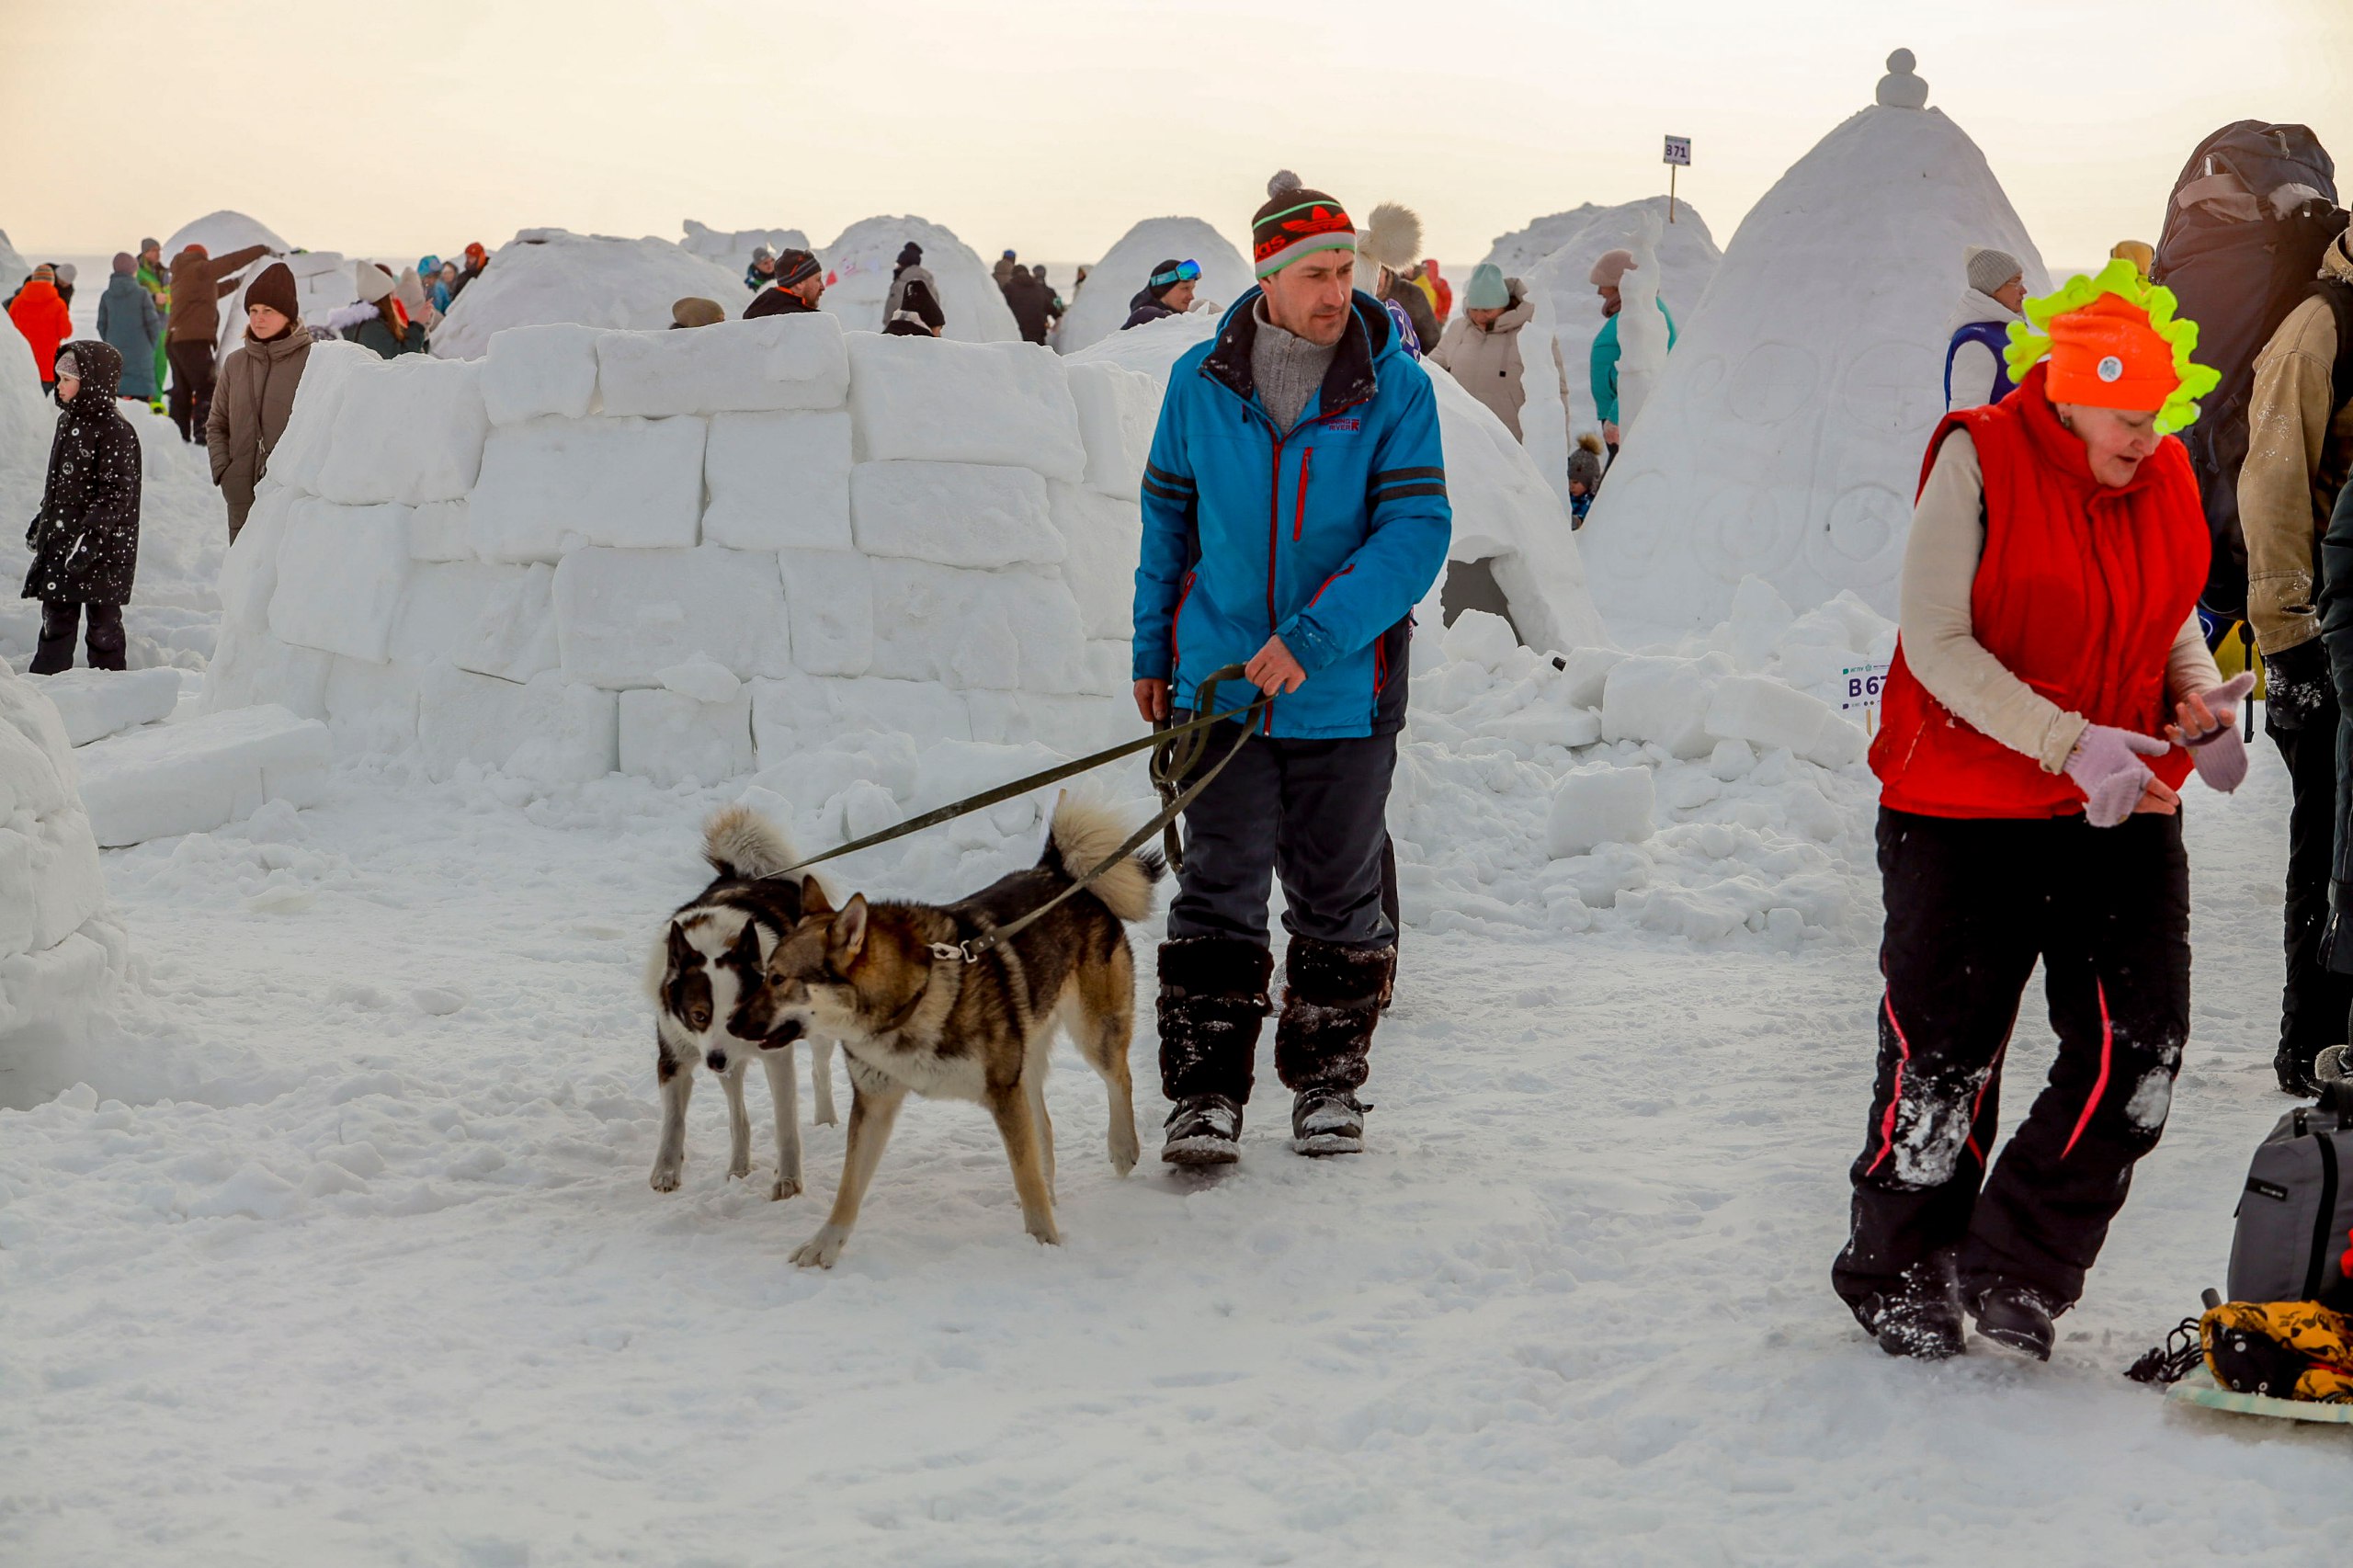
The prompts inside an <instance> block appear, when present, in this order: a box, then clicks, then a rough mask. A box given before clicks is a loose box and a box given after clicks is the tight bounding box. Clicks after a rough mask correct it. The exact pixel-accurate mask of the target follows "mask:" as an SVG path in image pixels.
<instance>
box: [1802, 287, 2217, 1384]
mask: <svg viewBox="0 0 2353 1568" xmlns="http://www.w3.org/2000/svg"><path fill="white" fill-rule="evenodd" d="M2173 304H2174V301H2173V296H2172V294H2170V293H2169V292H2167V291H2166V290H2164V289H2160V288H2154V287H2152V286H2151V285H2149V284H2147V283H2145V282H2143V280H2142V279H2141V278H2139V276H2138V275H2137V274H2136V273H2135V272H2134V270H2133V268H2132V267H2131V264H2130V263H2129V262H2116V263H2112V264H2111V265H2110V266H2109V267H2108V268H2107V270H2105V271H2103V272H2102V273H2101V274H2100V275H2099V277H2098V278H2075V279H2074V280H2073V281H2072V282H2070V283H2069V284H2068V285H2067V286H2066V287H2065V288H2064V289H2062V290H2060V291H2059V292H2058V293H2056V294H2053V295H2052V296H2051V297H2049V298H2047V299H2042V300H2031V301H2027V307H2026V314H2027V321H2028V323H2029V324H2028V325H2025V326H2020V327H2018V328H2016V329H2014V335H2013V338H2012V341H2011V346H2010V348H2009V353H2008V359H2009V366H2010V373H2011V375H2012V376H2013V377H2014V378H2015V379H2016V380H2017V381H2018V390H2017V391H2015V392H2012V393H2010V394H2009V395H2008V396H2007V397H2006V398H2004V399H2003V400H2002V401H2001V402H2000V403H1994V404H1989V405H1987V406H1984V407H1981V408H1971V409H1965V410H1961V411H1957V412H1955V413H1953V414H1950V415H1947V416H1946V418H1945V421H1944V423H1943V424H1942V425H1939V426H1938V427H1937V432H1936V435H1935V436H1934V437H1932V438H1931V439H1930V441H1929V443H1928V452H1927V460H1926V461H1925V463H1924V464H1923V465H1922V472H1921V483H1920V493H1919V502H1918V508H1917V510H1916V512H1915V515H1914V518H1913V524H1912V533H1911V536H1910V539H1909V540H1908V542H1907V543H1906V546H1905V549H1904V582H1903V602H1902V608H1901V611H1900V614H1901V631H1902V636H1901V638H1900V640H1899V642H1898V643H1897V645H1896V653H1895V663H1894V667H1893V670H1892V671H1891V672H1890V674H1889V676H1888V684H1887V687H1886V691H1885V696H1884V698H1883V699H1882V700H1883V707H1882V710H1881V725H1880V731H1879V735H1878V738H1877V739H1876V740H1875V741H1874V742H1873V743H1872V745H1871V753H1870V759H1871V767H1872V770H1873V771H1874V772H1876V773H1877V774H1878V775H1879V777H1880V781H1881V795H1880V820H1879V862H1880V872H1881V879H1882V883H1883V890H1884V897H1885V903H1886V909H1887V927H1886V933H1885V936H1884V937H1883V939H1882V942H1881V960H1880V961H1881V970H1882V971H1883V972H1884V974H1885V976H1886V981H1887V990H1886V994H1885V995H1884V996H1883V997H1882V998H1881V1004H1880V1007H1879V1037H1880V1049H1879V1074H1878V1084H1877V1086H1876V1088H1875V1089H1874V1091H1873V1094H1872V1097H1871V1109H1870V1121H1869V1124H1868V1128H1867V1132H1866V1136H1865V1139H1864V1144H1863V1151H1862V1153H1861V1154H1860V1155H1859V1156H1858V1157H1857V1159H1856V1161H1855V1165H1854V1169H1853V1172H1852V1176H1853V1181H1854V1189H1855V1201H1854V1228H1853V1233H1852V1234H1851V1236H1850V1237H1849V1239H1848V1241H1847V1247H1846V1250H1845V1251H1844V1252H1842V1253H1841V1254H1840V1255H1839V1256H1838V1261H1837V1263H1836V1267H1834V1269H1833V1270H1832V1279H1833V1282H1834V1284H1835V1285H1836V1288H1837V1290H1838V1294H1839V1295H1840V1296H1841V1297H1842V1298H1844V1299H1845V1301H1846V1302H1847V1305H1848V1306H1849V1307H1850V1308H1852V1309H1853V1311H1854V1313H1855V1316H1856V1317H1857V1319H1858V1320H1859V1321H1860V1322H1861V1324H1862V1325H1863V1327H1864V1328H1865V1329H1866V1330H1867V1331H1869V1332H1870V1334H1871V1335H1872V1336H1873V1337H1874V1338H1876V1339H1877V1340H1878V1342H1879V1344H1880V1346H1881V1348H1882V1349H1884V1350H1886V1351H1887V1352H1888V1353H1889V1354H1890V1355H1896V1356H1923V1357H1929V1358H1937V1357H1943V1356H1950V1355H1954V1354H1956V1353H1958V1352H1959V1351H1960V1350H1961V1331H1962V1313H1963V1310H1964V1308H1965V1309H1966V1310H1967V1312H1969V1313H1970V1314H1971V1315H1972V1316H1974V1317H1975V1318H1976V1320H1977V1326H1978V1330H1979V1332H1980V1333H1982V1334H1984V1335H1986V1336H1987V1337H1989V1338H1992V1339H1995V1340H1997V1341H1999V1342H2001V1343H2003V1344H2006V1345H2009V1346H2014V1347H2016V1348H2018V1349H2021V1350H2024V1351H2026V1352H2027V1353H2029V1354H2030V1355H2033V1356H2036V1357H2040V1358H2048V1357H2049V1356H2050V1353H2051V1340H2052V1318H2054V1317H2055V1316H2057V1315H2058V1314H2059V1313H2061V1312H2065V1311H2066V1310H2067V1308H2068V1307H2070V1306H2072V1305H2073V1304H2074V1303H2075V1300H2076V1298H2077V1297H2078V1296H2080V1295H2081V1294H2082V1293H2083V1285H2084V1273H2085V1270H2086V1269H2087V1268H2088V1267H2090V1266H2091V1263H2092V1260H2093V1259H2094V1258H2095V1257H2096V1256H2098V1253H2099V1247H2100V1243H2101V1242H2102V1241H2103V1240H2104V1239H2105V1238H2106V1236H2107V1234H2108V1226H2109V1221H2110V1220H2111V1219H2113V1218H2114V1217H2115V1214H2116V1211H2117V1210H2119V1209H2120V1208H2121V1207H2122V1206H2123V1202H2124V1195H2125V1189H2126V1187H2127V1185H2128V1184H2129V1182H2130V1181H2131V1171H2132V1165H2133V1163H2134V1162H2135V1161H2137V1160H2138V1159H2139V1158H2140V1157H2141V1156H2142V1155H2143V1154H2145V1153H2148V1152H2149V1151H2150V1150H2151V1149H2153V1148H2154V1147H2155V1146H2156V1142H2157V1137H2158V1134H2159V1133H2161V1132H2162V1131H2164V1129H2165V1111H2166V1108H2167V1107H2168V1105H2169V1104H2170V1103H2171V1100H2172V1095H2173V1079H2174V1074H2175V1073H2176V1072H2177V1070H2178V1069H2179V1067H2180V1064H2181V1050H2182V1044H2183V1042H2184V1040H2187V1038H2188V1033H2189V939H2188V937H2189V872H2188V862H2187V860H2186V859H2185V858H2184V856H2183V853H2182V843H2181V819H2180V817H2179V816H2178V815H2177V811H2178V808H2179V804H2180V797H2179V796H2178V795H2177V793H2176V792H2175V791H2176V790H2177V789H2178V788H2179V787H2180V785H2181V784H2182V783H2183V782H2184V781H2185V780H2186V779H2187V778H2188V775H2189V773H2190V771H2191V769H2192V767H2195V768H2196V769H2197V770H2198V771H2199V773H2200V775H2201V777H2203V778H2204V779H2205V780H2206V782H2207V783H2209V784H2211V785H2212V786H2214V787H2215V788H2217V789H2222V790H2230V789H2234V788H2235V787H2236V786H2237V784H2238V782H2239V780H2240V779H2241V778H2244V777H2245V773H2246V751H2245V746H2244V744H2242V743H2241V741H2240V739H2239V734H2238V731H2237V729H2236V727H2235V721H2236V717H2237V705H2238V702H2239V701H2240V699H2242V698H2243V697H2244V696H2245V690H2246V682H2245V677H2242V679H2241V680H2240V681H2234V682H2233V683H2231V684H2229V685H2224V684H2223V683H2222V678H2221V676H2220V675H2219V674H2218V673H2217V671H2216V670H2215V668H2214V661H2213V657H2212V655H2211V654H2210V653H2208V652H2207V649H2206V643H2205V640H2204V638H2203V637H2202V636H2201V635H2200V628H2199V623H2198V617H2197V613H2196V609H2195V607H2196V604H2197V599H2198V593H2199V590H2200V587H2202V586H2203V585H2204V584H2205V582H2206V565H2207V553H2208V546H2207V529H2206V519H2205V514H2204V512H2203V510H2202V508H2201V507H2200V504H2199V497H2198V483H2197V481H2196V480H2195V479H2194V478H2193V477H2192V476H2191V473H2190V468H2189V457H2188V452H2187V451H2186V450H2185V449H2184V448H2183V447H2182V444H2181V443H2180V442H2179V441H2178V440H2177V439H2175V438H2174V437H2172V436H2171V435H2170V434H2169V432H2171V431H2173V430H2177V429H2179V428H2181V427H2182V426H2186V425H2188V423H2189V422H2190V421H2191V420H2193V419H2195V418H2196V417H2197V403H2196V399H2197V398H2198V397H2200V396H2201V395H2203V394H2204V393H2205V392H2209V391H2211V389H2212V387H2213V386H2214V384H2215V381H2216V380H2217V378H2216V376H2215V374H2214V372H2213V371H2211V370H2210V369H2205V368H2203V367H2201V366H2199V365H2195V364H2193V363H2191V361H2190V358H2189V355H2190V350H2191V349H2193V348H2194V347H2196V346H2197V341H2198V331H2197V327H2196V326H2195V324H2191V323H2188V322H2177V321H2176V320H2174V317H2173ZM2038 959H2040V960H2041V962H2042V964H2043V967H2044V973H2045V984H2044V989H2045V994H2046V997H2047V1000H2048V1002H2049V1006H2050V1011H2051V1023H2052V1028H2053V1030H2054V1031H2056V1033H2057V1034H2058V1037H2059V1056H2058V1060H2057V1061H2056V1062H2054V1063H2053V1064H2052V1069H2051V1076H2050V1080H2049V1082H2048V1083H2047V1084H2046V1085H2044V1087H2043V1089H2042V1092H2041V1093H2040V1095H2038V1096H2036V1098H2035V1101H2034V1105H2033V1108H2031V1109H2030V1110H2029V1112H2028V1113H2027V1117H2026V1119H2025V1120H2024V1121H2023V1122H2022V1123H2020V1124H2019V1126H2018V1130H2017V1131H2016V1132H2015V1133H2014V1134H2013V1135H2012V1136H2011V1138H2010V1141H2009V1143H2008V1144H2007V1145H2006V1147H2005V1148H2003V1149H2002V1150H2001V1153H2000V1158H1999V1159H1998V1160H1995V1159H1994V1158H1993V1155H1994V1153H1995V1151H1994V1148H1993V1139H1994V1132H1995V1124H1996V1119H1995V1110H1996V1101H1997V1099H1998V1097H1999V1089H2000V1075H2001V1064H2002V1055H2003V1051H2004V1048H2005V1047H2006V1045H2007V1044H2008V1041H2009V1036H2010V1029H2011V1026H2012V1025H2013V1024H2014V1023H2015V1022H2016V1020H2017V1017H2018V1006H2019V1003H2020V1000H2021V998H2022V996H2023V994H2024V993H2025V989H2026V984H2027V981H2028V978H2029V975H2030V974H2031V973H2032V972H2033V970H2034V966H2035V962H2036V960H2038ZM1989 1165H1990V1174H1989Z"/></svg>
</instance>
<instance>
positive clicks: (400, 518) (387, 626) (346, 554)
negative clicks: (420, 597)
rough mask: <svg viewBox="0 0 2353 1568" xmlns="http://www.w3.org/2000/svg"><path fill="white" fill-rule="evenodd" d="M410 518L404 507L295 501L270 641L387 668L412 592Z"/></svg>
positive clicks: (282, 548) (281, 553)
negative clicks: (397, 622) (397, 623)
mask: <svg viewBox="0 0 2353 1568" xmlns="http://www.w3.org/2000/svg"><path fill="white" fill-rule="evenodd" d="M408 519H409V508H408V507H406V506H394V505H388V506H335V504H333V503H332V502H327V501H312V500H302V501H298V502H296V503H295V504H294V508H293V510H292V511H291V512H290V514H289V515H288V517H287V519H286V532H285V537H284V538H283V539H282V540H280V541H279V544H278V587H277V590H276V591H275V592H274V593H272V594H271V595H270V597H269V630H270V632H271V634H272V635H274V636H276V637H277V638H278V641H280V642H291V643H294V644H296V645H297V646H300V647H304V648H316V649H319V650H321V651H322V652H324V653H345V654H348V655H349V656H350V657H352V658H355V659H369V660H373V661H375V662H376V663H379V664H381V663H382V662H383V660H384V658H385V656H386V652H385V651H386V648H387V646H388V645H389V644H390V642H391V641H392V619H393V617H394V616H395V615H397V614H398V613H399V611H400V603H401V595H402V593H403V592H404V590H405V589H406V588H407V586H408V578H409V572H410V565H409V553H408Z"/></svg>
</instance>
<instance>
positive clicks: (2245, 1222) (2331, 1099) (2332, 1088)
mask: <svg viewBox="0 0 2353 1568" xmlns="http://www.w3.org/2000/svg"><path fill="white" fill-rule="evenodd" d="M2325 1090H2326V1092H2325V1094H2324V1095H2323V1096H2322V1098H2321V1103H2320V1104H2319V1105H2317V1106H2299V1107H2298V1108H2296V1109H2294V1110H2291V1111H2290V1112H2289V1113H2288V1114H2287V1115H2285V1116H2283V1117H2281V1118H2280V1119H2279V1126H2277V1127H2275V1128H2273V1129H2272V1130H2271V1136H2270V1137H2268V1138H2266V1139H2265V1140H2264V1141H2263V1142H2262V1143H2261V1144H2260V1145H2259V1146H2257V1148H2256V1151H2255V1161H2254V1163H2253V1165H2250V1166H2249V1167H2248V1169H2247V1176H2246V1189H2245V1191H2244V1192H2243V1193H2241V1194H2240V1195H2239V1207H2238V1227H2237V1229H2236V1230H2235V1231H2234V1233H2233V1234H2232V1237H2231V1273H2230V1281H2229V1284H2230V1297H2231V1300H2233V1301H2318V1302H2320V1303H2321V1304H2323V1305H2324V1306H2329V1307H2334V1308H2336V1309H2337V1310H2338V1311H2340V1312H2342V1311H2346V1310H2348V1309H2353V1080H2344V1079H2339V1080H2337V1081H2336V1082H2334V1083H2331V1084H2328V1085H2325Z"/></svg>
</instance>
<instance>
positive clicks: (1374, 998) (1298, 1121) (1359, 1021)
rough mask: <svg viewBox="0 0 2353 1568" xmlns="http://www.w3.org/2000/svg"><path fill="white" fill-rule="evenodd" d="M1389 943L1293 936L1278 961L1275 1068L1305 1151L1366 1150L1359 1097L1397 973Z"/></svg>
mask: <svg viewBox="0 0 2353 1568" xmlns="http://www.w3.org/2000/svg"><path fill="white" fill-rule="evenodd" d="M1396 963H1397V949H1395V948H1394V947H1380V948H1344V947H1341V946H1339V945H1338V944H1337V943H1334V942H1319V941H1316V940H1315V939H1313V937H1292V938H1291V944H1290V952H1289V953H1288V954H1287V955H1286V956H1285V959H1284V963H1283V978H1284V986H1283V1011H1282V1017H1281V1019H1280V1020H1279V1022H1278V1023H1277V1024H1276V1025H1275V1071H1276V1073H1278V1074H1280V1076H1281V1078H1282V1081H1283V1083H1284V1085H1286V1086H1287V1087H1289V1088H1290V1090H1291V1091H1292V1092H1293V1094H1294V1095H1295V1096H1296V1098H1295V1099H1294V1100H1293V1102H1292V1105H1291V1114H1290V1120H1291V1137H1292V1147H1294V1148H1296V1149H1297V1150H1298V1151H1299V1152H1300V1153H1302V1154H1357V1153H1363V1152H1364V1113H1365V1111H1366V1109H1367V1107H1366V1106H1365V1105H1364V1104H1363V1103H1362V1102H1361V1101H1359V1100H1358V1098H1357V1096H1356V1091H1357V1090H1358V1089H1360V1088H1362V1087H1363V1086H1364V1081H1365V1078H1366V1077H1367V1076H1368V1075H1369V1074H1370V1072H1371V1067H1370V1063H1369V1062H1368V1061H1367V1056H1368V1055H1369V1053H1370V1051H1371V1050H1372V1030H1373V1026H1374V1025H1376V1024H1378V1023H1379V1022H1380V1021H1381V1004H1382V1001H1383V1000H1384V998H1385V997H1386V996H1387V994H1388V992H1389V985H1390V978H1391V976H1392V974H1393V973H1394V972H1395V969H1396Z"/></svg>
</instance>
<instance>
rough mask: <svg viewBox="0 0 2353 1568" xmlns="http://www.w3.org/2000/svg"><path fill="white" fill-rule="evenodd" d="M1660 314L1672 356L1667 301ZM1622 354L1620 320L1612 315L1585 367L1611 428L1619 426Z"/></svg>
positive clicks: (1603, 417) (1598, 409) (1598, 408)
mask: <svg viewBox="0 0 2353 1568" xmlns="http://www.w3.org/2000/svg"><path fill="white" fill-rule="evenodd" d="M1658 313H1659V314H1661V315H1663V316H1665V318H1666V347H1667V349H1668V351H1669V352H1670V353H1671V352H1673V351H1674V348H1675V312H1673V311H1670V310H1668V309H1667V308H1666V301H1665V300H1661V301H1659V302H1658ZM1619 352H1620V350H1619V347H1618V318H1617V317H1616V316H1614V315H1613V316H1611V317H1610V318H1609V319H1608V321H1606V322H1603V323H1602V324H1601V331H1600V332H1599V333H1598V334H1597V335H1595V337H1594V340H1593V353H1592V354H1591V356H1590V357H1589V358H1588V360H1587V364H1586V369H1587V372H1588V373H1589V375H1590V377H1591V380H1592V383H1593V406H1594V409H1595V411H1596V414H1597V416H1598V417H1599V418H1600V419H1601V421H1602V422H1603V423H1604V424H1608V425H1615V424H1617V423H1618V356H1619Z"/></svg>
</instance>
